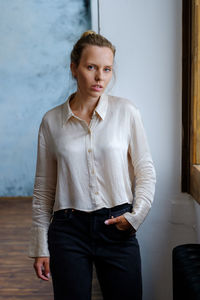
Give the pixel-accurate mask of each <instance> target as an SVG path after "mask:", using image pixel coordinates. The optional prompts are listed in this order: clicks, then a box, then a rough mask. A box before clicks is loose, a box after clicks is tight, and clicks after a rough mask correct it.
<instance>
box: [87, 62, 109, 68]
mask: <svg viewBox="0 0 200 300" xmlns="http://www.w3.org/2000/svg"><path fill="white" fill-rule="evenodd" d="M87 64H88V65H93V66H95V67H98V65H96V64H94V63H92V62H87ZM112 66H113V65H104V67H110V68H112Z"/></svg>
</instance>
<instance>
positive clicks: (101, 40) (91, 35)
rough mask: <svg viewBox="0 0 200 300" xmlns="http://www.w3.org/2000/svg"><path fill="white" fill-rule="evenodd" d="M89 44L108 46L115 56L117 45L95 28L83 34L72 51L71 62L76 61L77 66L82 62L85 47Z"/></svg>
mask: <svg viewBox="0 0 200 300" xmlns="http://www.w3.org/2000/svg"><path fill="white" fill-rule="evenodd" d="M88 45H92V46H99V47H108V48H110V49H111V51H112V53H113V56H115V52H116V49H115V46H114V45H113V44H112V43H111V42H110V41H109V40H108V39H106V38H105V37H104V36H102V35H101V34H98V33H96V32H95V31H93V30H88V31H85V32H84V33H83V34H82V35H81V37H80V38H79V40H78V41H77V42H76V43H75V45H74V47H73V49H72V52H71V62H73V63H75V64H76V66H77V67H78V65H79V63H80V59H81V55H82V52H83V49H84V48H85V47H86V46H88Z"/></svg>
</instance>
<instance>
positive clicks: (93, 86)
mask: <svg viewBox="0 0 200 300" xmlns="http://www.w3.org/2000/svg"><path fill="white" fill-rule="evenodd" d="M91 88H92V90H93V91H96V92H100V91H101V90H102V88H103V87H102V85H98V84H95V85H92V87H91Z"/></svg>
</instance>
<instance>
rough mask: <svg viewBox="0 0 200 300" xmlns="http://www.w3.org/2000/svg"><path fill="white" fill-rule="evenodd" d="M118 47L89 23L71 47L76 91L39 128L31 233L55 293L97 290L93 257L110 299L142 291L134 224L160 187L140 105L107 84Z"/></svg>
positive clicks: (81, 295)
mask: <svg viewBox="0 0 200 300" xmlns="http://www.w3.org/2000/svg"><path fill="white" fill-rule="evenodd" d="M114 56H115V47H114V46H113V45H112V44H111V42H110V41H108V40H107V39H106V38H105V37H103V36H102V35H99V34H96V33H95V32H94V31H88V32H85V33H84V34H83V35H82V36H81V38H80V39H79V40H78V41H77V42H76V44H75V45H74V48H73V50H72V53H71V72H72V75H73V77H74V78H75V79H76V81H77V91H76V92H75V93H73V94H72V95H71V96H70V97H69V98H68V99H67V101H66V102H65V103H64V104H62V105H59V106H57V107H55V108H53V109H51V110H50V111H48V112H47V113H46V114H45V115H44V117H43V119H42V122H41V125H40V129H39V134H38V155H37V167H36V176H35V185H34V194H33V224H32V240H31V243H30V251H29V256H30V257H35V263H34V268H35V270H36V274H37V276H38V277H39V278H41V279H43V280H48V279H49V273H50V271H51V275H52V280H53V288H54V299H55V300H64V299H68V300H90V299H91V284H92V266H93V263H94V264H95V267H96V272H97V277H98V279H99V283H100V287H101V290H102V294H103V299H104V300H108V299H109V300H112V299H113V300H121V299H126V300H141V299H142V277H141V259H140V250H139V245H138V241H137V238H136V231H137V230H138V228H139V226H140V224H141V223H142V222H143V221H144V219H145V217H146V216H147V214H148V212H149V210H150V208H151V204H152V201H153V197H154V190H155V169H154V166H153V162H152V158H151V154H150V150H149V146H148V142H147V138H146V135H145V132H144V128H143V124H142V121H141V117H140V113H139V111H138V109H137V108H136V107H135V106H134V104H132V103H131V102H130V101H129V100H127V99H124V98H119V97H115V96H111V95H108V94H106V93H105V89H106V87H107V86H108V84H109V82H110V81H111V79H112V76H113V64H114Z"/></svg>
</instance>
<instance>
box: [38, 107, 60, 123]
mask: <svg viewBox="0 0 200 300" xmlns="http://www.w3.org/2000/svg"><path fill="white" fill-rule="evenodd" d="M63 105H64V103H62V104H59V105H57V106H54V107H53V108H51V109H49V110H48V111H46V112H45V113H44V115H43V117H42V123H51V122H53V121H56V120H58V119H60V118H61V117H62V109H63Z"/></svg>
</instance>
